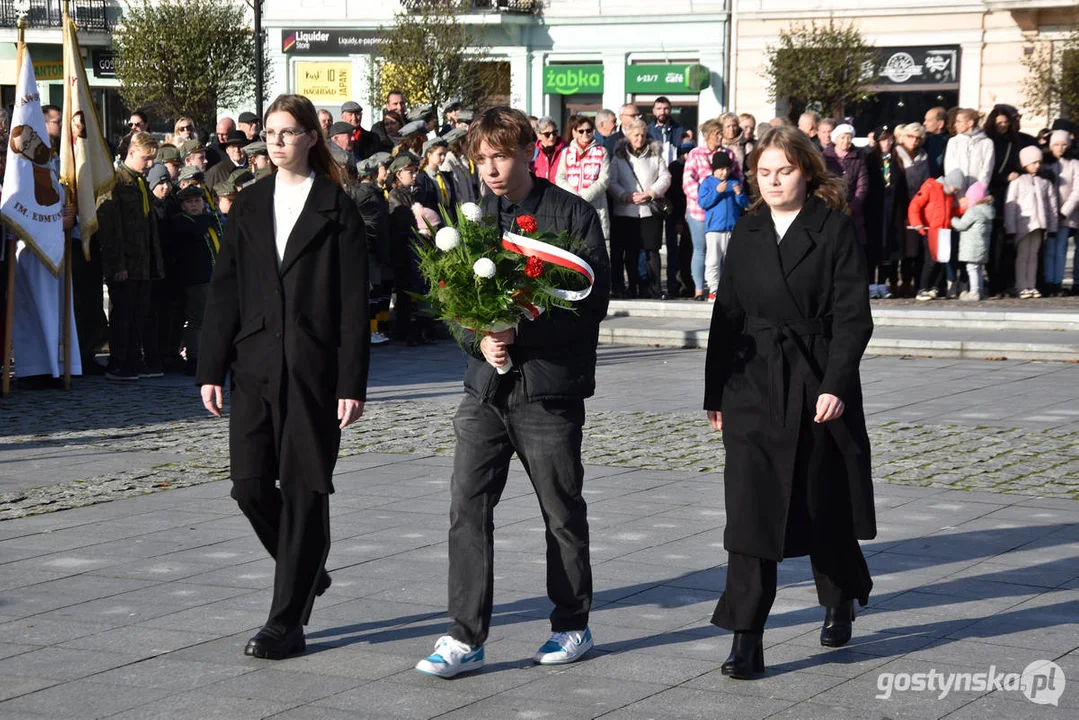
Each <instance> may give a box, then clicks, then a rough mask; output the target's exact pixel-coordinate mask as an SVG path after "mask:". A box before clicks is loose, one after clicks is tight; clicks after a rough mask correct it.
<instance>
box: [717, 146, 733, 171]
mask: <svg viewBox="0 0 1079 720" xmlns="http://www.w3.org/2000/svg"><path fill="white" fill-rule="evenodd" d="M720 168H727V169H728V170H730V169H731V156H730V155H728V154H727V153H725V152H723V151H722V150H719V151H717V152H714V153H712V170H719V169H720Z"/></svg>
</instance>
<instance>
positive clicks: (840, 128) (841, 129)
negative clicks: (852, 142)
mask: <svg viewBox="0 0 1079 720" xmlns="http://www.w3.org/2000/svg"><path fill="white" fill-rule="evenodd" d="M856 134H857V133H855V132H854V126H853V125H851V124H849V123H843V124H842V125H836V126H835V127H834V128H832V137H833V138H837V137H839V136H840V135H850V136H851V137H854V136H855V135H856Z"/></svg>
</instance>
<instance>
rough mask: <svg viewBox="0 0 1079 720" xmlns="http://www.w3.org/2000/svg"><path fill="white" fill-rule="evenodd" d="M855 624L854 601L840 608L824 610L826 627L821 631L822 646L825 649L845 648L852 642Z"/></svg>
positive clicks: (849, 601)
mask: <svg viewBox="0 0 1079 720" xmlns="http://www.w3.org/2000/svg"><path fill="white" fill-rule="evenodd" d="M853 622H854V601H853V600H848V601H847V602H845V603H843V604H842V605H840V606H839V607H829V608H824V625H823V627H821V629H820V644H821V645H823V646H824V647H843V646H844V645H846V644H847V643H848V642H849V641H850V635H851V630H852V628H851V624H852V623H853Z"/></svg>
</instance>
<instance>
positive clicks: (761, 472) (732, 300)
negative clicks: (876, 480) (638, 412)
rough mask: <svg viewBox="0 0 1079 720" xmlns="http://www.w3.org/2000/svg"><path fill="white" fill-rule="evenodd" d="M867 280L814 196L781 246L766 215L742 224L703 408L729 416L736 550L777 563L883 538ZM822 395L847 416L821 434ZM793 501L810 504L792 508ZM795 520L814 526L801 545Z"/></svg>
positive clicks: (845, 233) (724, 283) (722, 287)
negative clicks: (820, 546) (869, 380)
mask: <svg viewBox="0 0 1079 720" xmlns="http://www.w3.org/2000/svg"><path fill="white" fill-rule="evenodd" d="M865 277H866V276H865V258H864V254H863V250H862V248H861V244H860V243H859V242H858V238H857V235H856V234H855V229H854V224H853V223H852V222H851V219H850V218H849V217H848V216H846V215H845V214H843V213H841V212H836V211H833V210H831V209H829V208H828V207H827V206H826V205H825V204H824V202H823V201H822V200H820V199H819V198H816V197H811V198H810V199H809V200H807V201H806V204H805V205H804V206H803V208H802V211H801V213H799V215H798V217H797V218H796V219H795V221H794V223H793V224H792V225H791V226H790V228H789V229H788V231H787V233H786V235H785V236H784V238H783V241H782V242H781V243H779V245H777V244H776V232H775V226H774V225H773V223H772V219H771V213H770V212H769V211H768V208H767V207H762V208H761V209H760V210H758V211H756V212H754V213H750V214H748V215H746V216H745V217H743V218H742V219H741V220H739V222H738V224H737V225H736V226H735V228H734V233H733V235H732V237H731V241H730V245H729V247H728V249H727V256H726V259H725V260H724V263H723V274H722V278H721V280H720V283H719V292H718V293H717V297H716V303H715V307H714V310H713V313H712V324H711V331H710V333H709V336H708V354H707V361H706V368H705V402H704V408H705V409H706V410H719V411H721V412H722V413H723V444H724V447H725V449H726V452H727V458H726V471H725V476H724V477H725V483H724V484H725V494H726V506H727V526H726V530H725V533H724V545H725V547H726V548H727V550H728V551H730V552H736V553H739V554H742V555H751V556H754V557H760V558H766V559H769V560H776V561H779V560H782V559H783V558H784V557H793V556H797V555H805V554H808V553H809V552H810V549H811V547H812V545H813V544H814V543H819V542H822V541H824V542H826V541H827V540H826V538H829V537H838V536H842V535H846V536H848V537H849V536H850V535H853V536H854V537H856V538H858V539H871V538H873V537H875V536H876V516H875V510H874V506H873V487H872V480H871V475H870V455H869V452H870V449H869V437H868V435H867V434H866V429H865V414H864V412H863V409H862V389H861V379H860V377H859V373H858V365H859V362H860V360H861V357H862V353H863V352H864V351H865V348H866V345H867V344H868V343H869V338H870V336H871V335H872V333H873V319H872V316H871V314H870V309H869V296H868V288H867V287H866V281H865ZM821 393H830V394H833V395H836V396H837V397H839V398H840V399H841V400H842V401H843V402H844V403H845V404H846V411H845V413H844V415H843V416H842V417H841V418H839V419H838V420H833V421H831V422H828V423H824V424H823V425H817V424H814V423H813V422H812V418H813V416H814V415H815V413H816V399H817V396H818V395H820V394H821ZM806 433H808V434H809V435H808V437H807V436H805V434H806ZM792 491H797V492H796V497H797V500H795V502H798V503H800V504H801V505H802V507H793V508H792V501H791V498H792ZM789 512H790V513H792V517H794V516H797V517H799V518H806V519H807V521H808V527H807V528H805V530H804V532H802V533H797V535H798V536H799V537H798V538H794V537H788V535H787V533H788V529H789V526H788V513H789ZM792 541H793V542H792Z"/></svg>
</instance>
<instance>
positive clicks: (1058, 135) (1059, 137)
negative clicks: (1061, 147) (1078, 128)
mask: <svg viewBox="0 0 1079 720" xmlns="http://www.w3.org/2000/svg"><path fill="white" fill-rule="evenodd" d="M1071 141H1072V134H1071V133H1070V132H1068V131H1067V130H1054V131H1053V133H1052V134H1051V135H1050V136H1049V144H1050V145H1052V144H1053V143H1058V142H1062V143H1064V144H1065V145H1071Z"/></svg>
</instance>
